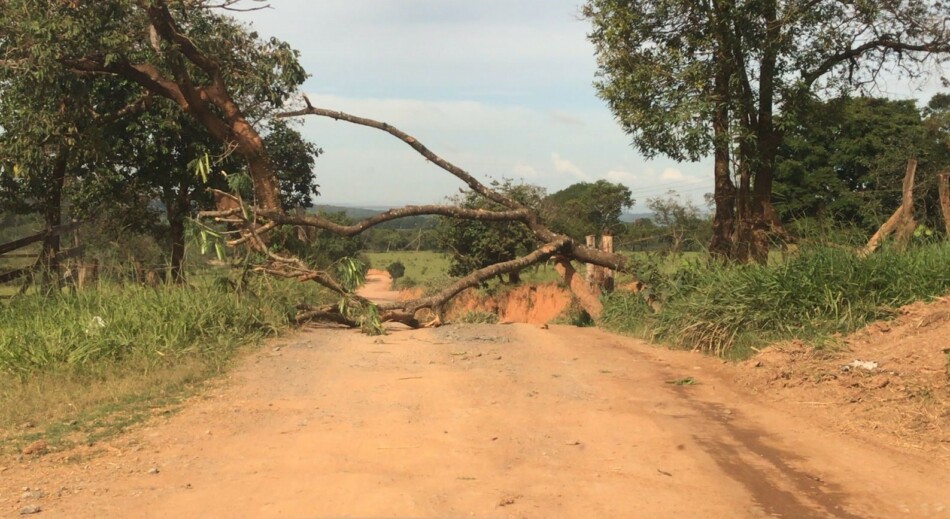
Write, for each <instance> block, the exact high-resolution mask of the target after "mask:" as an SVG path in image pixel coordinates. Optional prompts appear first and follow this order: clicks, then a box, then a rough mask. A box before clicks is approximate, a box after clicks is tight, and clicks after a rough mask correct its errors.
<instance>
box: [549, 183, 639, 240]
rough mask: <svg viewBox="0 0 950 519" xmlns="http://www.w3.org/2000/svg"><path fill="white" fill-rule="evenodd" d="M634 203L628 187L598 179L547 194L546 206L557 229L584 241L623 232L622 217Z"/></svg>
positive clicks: (553, 225)
mask: <svg viewBox="0 0 950 519" xmlns="http://www.w3.org/2000/svg"><path fill="white" fill-rule="evenodd" d="M634 203H635V200H634V199H633V195H632V194H631V192H630V188H628V187H627V186H624V185H622V184H615V183H612V182H608V181H606V180H598V181H597V182H594V183H589V182H579V183H577V184H574V185H571V186H569V187H567V188H565V189H562V190H561V191H558V192H557V193H554V194H552V195H550V196H548V197H546V198H545V199H544V203H543V207H544V214H545V216H546V217H547V218H548V219H550V220H551V222H552V223H551V225H552V227H553V228H554V229H555V230H557V231H558V232H562V233H564V234H567V235H568V236H570V237H571V238H574V239H575V240H580V241H583V240H584V238H585V237H586V236H590V235H595V236H599V235H601V234H608V233H609V234H614V235H616V234H620V233H622V232H623V230H624V225H623V223H622V222H621V221H620V217H621V215H623V211H624V210H625V209H629V208H630V207H633V204H634Z"/></svg>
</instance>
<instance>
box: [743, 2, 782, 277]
mask: <svg viewBox="0 0 950 519" xmlns="http://www.w3.org/2000/svg"><path fill="white" fill-rule="evenodd" d="M763 11H764V12H763V16H764V18H765V24H766V31H765V40H766V41H765V49H764V51H763V53H762V59H761V60H760V62H759V110H758V117H757V118H756V121H757V123H758V124H757V133H756V150H755V151H756V158H757V160H756V161H755V164H754V166H755V180H754V183H753V187H752V207H751V211H752V221H751V224H752V225H751V229H750V230H751V233H750V234H749V235H748V240H749V241H748V248H749V252H750V259H752V260H754V261H756V262H758V263H763V264H764V263H765V262H767V261H768V259H769V232H770V231H771V228H772V225H771V224H772V220H771V218H770V214H771V213H774V211H773V210H772V177H773V174H774V170H775V156H776V154H777V153H778V144H779V141H780V138H779V135H778V133H777V132H776V129H775V123H774V120H773V111H774V104H775V101H774V100H775V74H776V62H777V55H778V45H779V44H780V43H781V42H780V41H779V40H780V38H781V24H780V23H779V22H778V21H777V20H776V17H777V11H778V8H777V5H776V0H765V3H764V10H763Z"/></svg>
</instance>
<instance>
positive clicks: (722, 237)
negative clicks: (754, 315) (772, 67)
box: [709, 2, 736, 259]
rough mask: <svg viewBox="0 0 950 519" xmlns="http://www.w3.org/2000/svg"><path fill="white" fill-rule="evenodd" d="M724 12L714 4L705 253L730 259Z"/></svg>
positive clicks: (732, 211) (732, 223) (732, 195)
mask: <svg viewBox="0 0 950 519" xmlns="http://www.w3.org/2000/svg"><path fill="white" fill-rule="evenodd" d="M726 9H728V4H723V3H722V2H718V3H717V4H716V15H717V18H718V23H717V25H716V27H717V40H718V45H719V49H718V51H717V53H716V81H715V85H714V86H713V88H715V91H716V98H717V99H716V101H717V103H718V105H717V106H716V110H715V113H714V114H713V121H712V126H713V148H714V153H713V155H714V161H715V165H714V175H715V181H714V182H715V185H714V188H713V199H714V200H715V202H716V213H715V215H713V236H712V240H711V241H710V243H709V252H710V253H711V254H712V255H713V257H716V258H721V259H729V258H732V256H733V254H734V252H735V248H734V244H735V232H736V185H735V183H733V181H732V176H731V173H730V164H729V160H730V158H729V146H730V140H731V139H730V136H729V100H730V98H731V95H730V92H729V82H730V81H731V80H732V75H733V72H732V67H733V64H732V59H731V57H730V56H729V54H730V51H729V37H730V31H729V25H728V20H729V17H728V16H727V15H726V13H725V10H726Z"/></svg>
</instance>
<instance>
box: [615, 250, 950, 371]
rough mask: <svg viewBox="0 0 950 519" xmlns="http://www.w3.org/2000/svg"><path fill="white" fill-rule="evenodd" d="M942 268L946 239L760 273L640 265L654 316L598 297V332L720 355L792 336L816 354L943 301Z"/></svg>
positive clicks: (806, 260) (947, 258) (791, 259)
mask: <svg viewBox="0 0 950 519" xmlns="http://www.w3.org/2000/svg"><path fill="white" fill-rule="evenodd" d="M948 266H950V243H946V242H942V243H932V244H926V245H918V246H914V247H911V248H910V249H908V250H906V251H897V250H893V249H885V250H881V251H879V252H877V253H875V254H872V255H870V256H868V257H866V258H860V257H857V256H855V255H854V254H853V253H851V252H850V251H849V250H843V249H840V248H813V249H807V250H802V251H801V252H799V253H796V254H793V255H789V256H788V257H786V258H783V259H782V260H780V261H774V262H773V261H770V263H769V265H765V266H762V265H723V264H719V263H716V262H707V261H693V262H690V263H688V264H687V265H685V266H684V267H683V268H681V269H679V270H677V271H676V272H674V273H672V274H668V275H667V274H662V275H661V274H658V268H657V267H656V266H652V267H651V266H650V265H644V273H643V276H642V279H647V280H649V282H650V285H651V290H652V293H653V295H654V297H656V298H657V300H659V301H660V302H661V304H662V309H661V310H660V311H659V312H656V313H654V312H653V311H652V310H651V309H649V308H648V307H647V305H646V304H645V303H644V302H643V300H642V298H641V297H639V296H637V295H632V294H629V293H622V292H617V293H614V294H612V295H610V296H609V297H607V298H606V300H605V308H604V315H603V319H602V325H603V326H604V327H605V328H607V329H610V330H613V331H617V332H620V333H625V334H630V335H635V336H639V337H642V338H645V339H647V340H651V341H655V342H661V343H666V344H669V345H672V346H675V347H680V348H687V349H700V350H703V351H706V352H709V353H713V354H716V355H721V356H724V357H728V358H744V357H747V356H748V355H750V354H751V352H752V351H754V350H753V348H756V347H759V346H763V345H766V344H769V343H771V342H775V341H781V340H786V339H793V338H797V339H802V340H806V341H809V342H811V343H813V344H815V345H816V347H823V346H825V345H826V344H828V341H829V339H832V338H833V337H834V336H835V335H836V334H844V333H849V332H852V331H854V330H857V329H858V328H860V327H862V326H864V325H866V324H867V323H869V322H871V321H874V320H877V319H882V318H886V317H888V316H889V315H892V313H893V311H894V309H896V308H897V307H899V306H902V305H906V304H909V303H912V302H914V301H917V300H926V299H928V298H933V297H938V296H941V295H944V294H946V293H947V292H948V291H950V268H948Z"/></svg>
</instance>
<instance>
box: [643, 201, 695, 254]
mask: <svg viewBox="0 0 950 519" xmlns="http://www.w3.org/2000/svg"><path fill="white" fill-rule="evenodd" d="M647 207H648V208H650V211H652V212H653V220H654V221H655V222H656V223H657V224H658V225H660V226H662V227H664V228H666V230H667V231H668V233H669V235H668V238H669V243H670V252H671V253H673V254H677V253H678V252H680V250H681V249H682V247H683V243H684V241H685V240H686V239H687V238H688V237H692V238H694V239H695V238H696V237H697V236H696V235H697V234H698V232H699V230H700V228H701V227H702V225H703V223H704V220H703V218H702V217H701V216H700V212H699V208H698V207H696V204H694V203H693V202H692V201H691V200H683V198H682V196H680V194H679V193H677V192H676V191H673V190H670V191H668V192H667V193H666V195H665V196H657V197H653V198H649V199H647Z"/></svg>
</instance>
